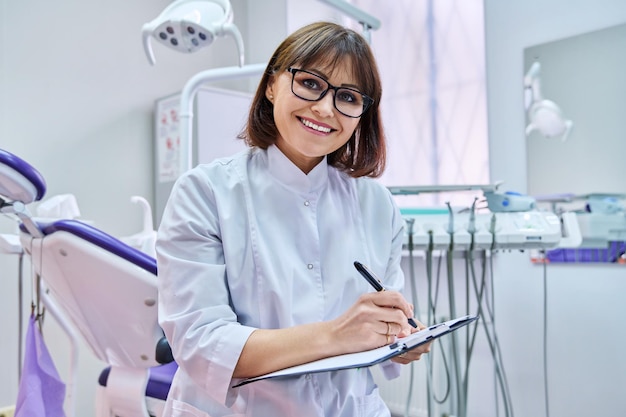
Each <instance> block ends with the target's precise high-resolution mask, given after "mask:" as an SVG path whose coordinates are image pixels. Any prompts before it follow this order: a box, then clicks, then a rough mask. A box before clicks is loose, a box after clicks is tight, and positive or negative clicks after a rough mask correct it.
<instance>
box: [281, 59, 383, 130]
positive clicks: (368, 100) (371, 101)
mask: <svg viewBox="0 0 626 417" xmlns="http://www.w3.org/2000/svg"><path fill="white" fill-rule="evenodd" d="M287 72H289V73H291V92H292V93H293V95H294V96H296V97H298V98H299V99H302V100H305V101H320V100H321V99H323V98H324V97H325V96H326V93H328V90H333V91H334V92H335V94H333V106H334V107H335V109H336V110H337V111H338V112H339V113H341V114H343V115H344V116H346V117H351V118H353V119H358V118H359V117H361V116H363V115H364V114H365V112H366V111H367V110H368V109H369V108H370V106H371V105H372V104H374V99H373V98H371V97H370V96H368V95H367V94H363V93H362V92H360V91H359V90H357V89H354V88H350V87H336V86H334V85H332V84H331V83H329V82H328V80H326V79H324V77H322V76H320V75H318V74H315V73H314V72H311V71H307V70H304V69H301V68H293V67H289V68H287ZM298 72H306V73H307V74H309V75H313V76H314V77H317V78H319V79H320V80H322V81H324V82H325V83H326V84H328V87H327V88H326V90H324V91H322V93H321V94H320V96H319V97H318V98H316V99H315V100H313V99H310V98H304V97H302V96H299V95H298V94H296V92H295V91H293V83H294V81H295V77H296V73H298ZM338 90H350V91H353V92H354V93H355V94H358V95H360V96H361V97H362V98H363V111H362V112H361V114H359V115H358V116H351V115H349V114H345V113H344V112H342V111H341V110H339V109H338V108H337V103H336V102H335V100H337V91H338Z"/></svg>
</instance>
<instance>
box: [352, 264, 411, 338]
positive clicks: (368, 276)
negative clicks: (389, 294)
mask: <svg viewBox="0 0 626 417" xmlns="http://www.w3.org/2000/svg"><path fill="white" fill-rule="evenodd" d="M354 267H355V268H356V270H357V271H359V274H361V275H362V276H363V278H365V280H366V281H367V282H369V283H370V285H371V286H372V287H374V289H375V290H376V291H378V292H380V291H385V287H383V284H382V282H380V280H379V279H378V278H376V275H375V274H374V273H373V272H372V271H370V270H369V268H368V267H366V266H365V265H363V264H362V263H361V262H359V261H354ZM409 324H410V325H411V326H413V327H415V328H417V323H415V320H413V319H412V318H411V317H409Z"/></svg>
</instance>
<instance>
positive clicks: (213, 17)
mask: <svg viewBox="0 0 626 417" xmlns="http://www.w3.org/2000/svg"><path fill="white" fill-rule="evenodd" d="M232 21H233V11H232V7H231V5H230V1H229V0H177V1H175V2H173V3H172V4H170V5H169V6H168V7H166V8H165V9H164V10H163V11H162V12H161V14H159V16H158V17H157V18H156V19H154V20H152V21H151V22H148V23H146V24H144V25H143V28H142V37H143V47H144V50H145V52H146V55H147V57H148V60H149V61H150V64H152V65H154V63H155V59H154V53H153V52H152V45H151V43H150V41H151V39H152V38H154V39H156V40H157V41H158V42H160V43H161V44H163V45H166V46H167V47H169V48H172V49H175V50H177V51H179V52H185V53H193V52H196V51H197V50H198V49H201V48H204V47H206V46H209V45H210V44H211V43H212V42H213V40H214V39H215V38H217V37H223V36H225V35H230V36H232V37H233V38H234V39H235V42H236V43H237V48H238V51H239V66H243V62H244V47H243V39H242V37H241V33H240V32H239V29H237V26H235V25H234V24H233V23H232Z"/></svg>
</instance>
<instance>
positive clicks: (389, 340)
mask: <svg viewBox="0 0 626 417" xmlns="http://www.w3.org/2000/svg"><path fill="white" fill-rule="evenodd" d="M389 336H390V335H387V344H389V343H391V339H389Z"/></svg>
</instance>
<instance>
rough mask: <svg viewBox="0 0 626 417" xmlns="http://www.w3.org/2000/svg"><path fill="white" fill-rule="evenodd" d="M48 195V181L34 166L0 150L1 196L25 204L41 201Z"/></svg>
mask: <svg viewBox="0 0 626 417" xmlns="http://www.w3.org/2000/svg"><path fill="white" fill-rule="evenodd" d="M45 194H46V181H45V180H44V178H43V176H42V175H41V174H40V173H39V171H37V170H36V169H35V168H34V167H33V166H31V165H30V164H29V163H27V162H26V161H24V160H23V159H21V158H19V157H18V156H16V155H13V154H12V153H10V152H8V151H5V150H3V149H0V195H2V196H4V197H6V198H8V199H10V200H12V201H21V202H22V203H24V204H29V203H32V202H33V201H39V200H41V199H42V198H43V196H44V195H45Z"/></svg>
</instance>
